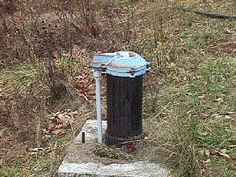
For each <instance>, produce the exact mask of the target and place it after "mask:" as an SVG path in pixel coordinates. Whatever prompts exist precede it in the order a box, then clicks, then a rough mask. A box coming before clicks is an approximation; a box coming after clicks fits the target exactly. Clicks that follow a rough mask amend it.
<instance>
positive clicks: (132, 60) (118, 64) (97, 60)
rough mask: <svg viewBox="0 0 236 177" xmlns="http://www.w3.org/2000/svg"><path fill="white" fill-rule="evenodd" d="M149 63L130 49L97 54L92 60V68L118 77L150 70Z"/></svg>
mask: <svg viewBox="0 0 236 177" xmlns="http://www.w3.org/2000/svg"><path fill="white" fill-rule="evenodd" d="M149 65H150V63H149V62H147V61H146V60H145V59H144V58H143V57H141V56H140V55H138V54H137V53H134V52H130V51H119V52H114V53H102V54H97V55H95V57H94V60H93V62H92V67H93V68H95V69H101V70H104V71H105V72H106V73H108V74H110V75H113V76H119V77H136V76H140V75H143V74H145V73H146V72H147V71H149V70H150V68H149Z"/></svg>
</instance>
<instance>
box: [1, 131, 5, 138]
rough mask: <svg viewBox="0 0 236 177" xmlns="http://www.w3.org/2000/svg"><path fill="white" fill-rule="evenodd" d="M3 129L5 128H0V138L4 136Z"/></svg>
mask: <svg viewBox="0 0 236 177" xmlns="http://www.w3.org/2000/svg"><path fill="white" fill-rule="evenodd" d="M5 130H6V129H2V130H1V131H0V138H2V137H3V136H4V133H5Z"/></svg>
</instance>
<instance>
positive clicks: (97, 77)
mask: <svg viewBox="0 0 236 177" xmlns="http://www.w3.org/2000/svg"><path fill="white" fill-rule="evenodd" d="M94 78H95V80H96V107H97V108H96V109H97V129H98V143H102V105H101V85H100V80H101V71H99V70H94Z"/></svg>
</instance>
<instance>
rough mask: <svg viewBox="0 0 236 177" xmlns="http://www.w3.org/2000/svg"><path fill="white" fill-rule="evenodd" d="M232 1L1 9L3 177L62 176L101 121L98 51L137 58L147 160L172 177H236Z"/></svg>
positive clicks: (59, 2) (11, 0) (30, 4)
mask: <svg viewBox="0 0 236 177" xmlns="http://www.w3.org/2000/svg"><path fill="white" fill-rule="evenodd" d="M179 6H186V7H190V8H201V9H205V10H209V11H216V12H219V13H227V14H235V13H236V12H235V9H236V8H235V2H234V1H233V0H227V1H213V0H209V1H208V0H206V1H191V0H187V1H181V0H176V1H169V0H158V1H157V0H156V1H155V0H154V1H151V0H150V1H145V0H126V1H111V2H110V1H103V0H99V1H92V0H91V1H90V0H71V1H63V0H50V1H49V0H43V1H38V0H37V1H30V0H24V1H17V0H0V68H1V73H0V141H1V144H0V159H1V160H0V165H1V166H0V176H40V175H43V176H55V175H56V170H57V166H58V164H59V163H60V162H61V159H62V157H63V154H64V152H65V151H64V150H65V147H66V146H67V145H68V143H69V142H70V141H71V140H72V139H73V138H74V136H75V135H76V134H77V133H78V130H79V129H80V127H81V125H82V123H83V122H84V121H85V120H86V119H88V118H91V117H94V93H93V90H94V89H93V87H94V82H93V79H92V78H91V70H90V68H88V67H87V66H88V65H89V63H90V62H91V57H92V56H93V54H94V53H95V52H103V51H115V50H132V51H136V52H137V53H140V54H141V55H142V56H144V57H146V58H147V59H148V60H150V61H151V62H152V72H151V73H150V74H148V76H147V77H145V91H144V93H145V95H144V118H145V121H146V123H147V126H149V127H150V129H149V130H150V132H148V135H147V137H146V138H145V139H144V140H143V141H141V142H140V144H139V146H141V147H144V148H142V150H143V153H142V154H143V156H146V157H147V159H148V160H153V161H159V162H160V161H161V162H162V163H164V164H167V165H169V166H170V167H171V168H172V169H174V170H173V176H234V175H235V171H236V164H235V159H236V158H235V157H236V144H235V143H236V141H235V138H236V132H235V128H236V124H235V118H236V117H235V116H236V113H235V111H236V110H235V107H236V102H235V100H236V98H235V97H236V94H235V89H234V88H235V81H236V78H235V76H236V70H235V68H236V67H235V66H236V62H235V61H236V60H235V52H236V50H235V47H236V43H235V39H236V35H235V34H236V28H235V21H228V20H224V21H223V20H219V19H210V18H205V17H202V16H197V15H195V14H192V13H189V12H183V11H180V10H179V9H178V8H177V7H179Z"/></svg>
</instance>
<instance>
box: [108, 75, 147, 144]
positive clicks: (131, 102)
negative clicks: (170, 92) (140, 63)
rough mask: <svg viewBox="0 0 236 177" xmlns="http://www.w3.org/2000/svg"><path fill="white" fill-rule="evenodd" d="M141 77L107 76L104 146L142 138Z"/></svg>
mask: <svg viewBox="0 0 236 177" xmlns="http://www.w3.org/2000/svg"><path fill="white" fill-rule="evenodd" d="M142 98H143V76H142V75H141V76H137V77H134V78H129V77H117V76H112V75H107V130H106V133H105V144H106V145H114V144H116V145H119V144H121V143H122V142H127V141H132V140H134V139H138V138H140V137H141V136H142V133H143V129H142Z"/></svg>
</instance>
